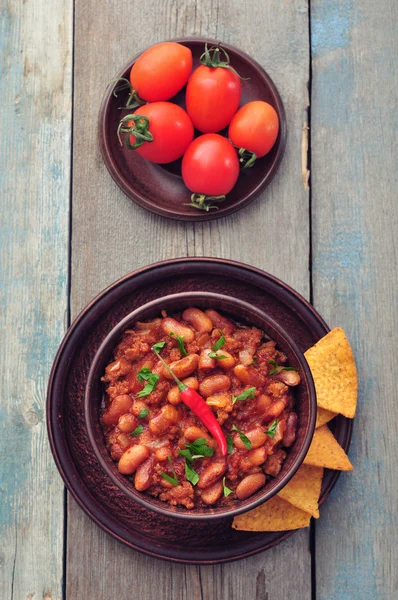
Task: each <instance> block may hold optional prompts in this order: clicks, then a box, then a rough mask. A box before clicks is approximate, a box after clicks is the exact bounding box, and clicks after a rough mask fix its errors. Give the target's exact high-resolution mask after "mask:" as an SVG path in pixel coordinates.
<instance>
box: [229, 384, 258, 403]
mask: <svg viewBox="0 0 398 600" xmlns="http://www.w3.org/2000/svg"><path fill="white" fill-rule="evenodd" d="M255 391H256V388H255V387H250V388H248V389H247V390H245V391H244V392H242V393H241V394H239V396H234V395H233V394H232V404H235V402H236V401H237V400H247V398H254V393H255Z"/></svg>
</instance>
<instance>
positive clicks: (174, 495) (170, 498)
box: [159, 481, 194, 508]
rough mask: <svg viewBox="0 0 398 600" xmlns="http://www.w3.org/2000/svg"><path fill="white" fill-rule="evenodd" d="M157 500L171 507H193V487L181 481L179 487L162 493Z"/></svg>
mask: <svg viewBox="0 0 398 600" xmlns="http://www.w3.org/2000/svg"><path fill="white" fill-rule="evenodd" d="M159 498H160V500H163V502H168V503H169V504H171V505H172V506H176V505H177V504H181V505H182V506H185V507H186V508H193V507H194V502H193V487H192V485H191V484H190V483H189V482H188V481H183V482H182V483H181V484H180V485H177V486H176V487H173V488H171V489H169V490H167V492H162V493H161V494H160V496H159Z"/></svg>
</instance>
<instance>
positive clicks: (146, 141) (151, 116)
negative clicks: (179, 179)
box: [119, 102, 194, 164]
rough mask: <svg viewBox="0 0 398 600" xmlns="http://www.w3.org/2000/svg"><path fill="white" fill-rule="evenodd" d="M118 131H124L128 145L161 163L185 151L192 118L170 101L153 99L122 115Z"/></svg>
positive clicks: (147, 157)
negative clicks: (151, 101)
mask: <svg viewBox="0 0 398 600" xmlns="http://www.w3.org/2000/svg"><path fill="white" fill-rule="evenodd" d="M132 117H134V118H132ZM139 117H143V119H140V118H139ZM134 132H138V133H139V135H138V133H137V134H136V135H134ZM119 133H124V134H126V138H125V142H126V146H127V147H128V148H130V149H132V150H135V151H136V152H137V154H140V155H141V156H143V157H144V158H146V159H148V160H150V161H151V162H155V163H159V164H163V163H169V162H172V161H173V160H177V158H180V157H181V156H182V155H183V154H184V152H185V150H186V149H187V148H188V146H189V144H190V143H191V142H192V140H193V134H194V131H193V125H192V122H191V119H190V118H189V116H188V115H187V113H186V112H185V110H183V109H182V108H181V107H180V106H177V104H173V103H172V102H153V103H152V104H145V105H144V106H140V107H139V108H137V110H136V111H135V112H134V113H133V114H132V115H127V116H126V117H124V118H123V119H122V121H121V122H120V125H119ZM137 144H139V145H137Z"/></svg>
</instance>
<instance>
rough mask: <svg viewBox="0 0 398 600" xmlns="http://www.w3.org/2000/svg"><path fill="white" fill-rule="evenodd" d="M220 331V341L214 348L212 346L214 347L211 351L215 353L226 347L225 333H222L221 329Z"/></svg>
mask: <svg viewBox="0 0 398 600" xmlns="http://www.w3.org/2000/svg"><path fill="white" fill-rule="evenodd" d="M218 331H219V333H220V334H221V335H220V337H219V338H218V340H217V341H216V343H215V344H214V346H212V347H211V349H212V350H213V351H214V352H217V350H220V348H222V347H223V346H224V344H225V336H224V334H223V332H222V331H220V329H219V330H218ZM210 358H213V357H210Z"/></svg>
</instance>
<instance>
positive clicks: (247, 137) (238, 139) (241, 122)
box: [228, 100, 279, 157]
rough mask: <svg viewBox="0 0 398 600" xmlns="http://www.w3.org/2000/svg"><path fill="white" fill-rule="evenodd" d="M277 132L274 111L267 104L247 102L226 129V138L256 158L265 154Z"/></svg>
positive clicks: (277, 124) (276, 120)
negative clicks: (252, 153)
mask: <svg viewBox="0 0 398 600" xmlns="http://www.w3.org/2000/svg"><path fill="white" fill-rule="evenodd" d="M278 132H279V119H278V115H277V113H276V110H275V109H274V108H273V107H272V106H271V105H270V104H268V103H267V102H263V101H261V100H256V101H254V102H248V103H247V104H245V105H244V106H242V108H240V109H239V110H238V112H237V113H236V115H235V116H234V118H233V119H232V121H231V124H230V126H229V129H228V137H229V139H230V140H231V142H232V143H233V144H234V145H235V146H237V147H238V148H245V150H248V151H249V152H254V154H255V155H256V157H260V156H264V155H265V154H267V153H268V152H269V151H270V150H271V148H272V147H273V145H274V144H275V141H276V138H277V137H278Z"/></svg>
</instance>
